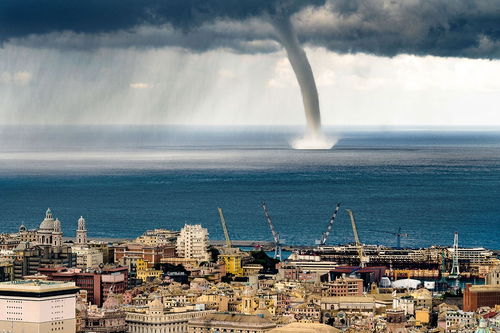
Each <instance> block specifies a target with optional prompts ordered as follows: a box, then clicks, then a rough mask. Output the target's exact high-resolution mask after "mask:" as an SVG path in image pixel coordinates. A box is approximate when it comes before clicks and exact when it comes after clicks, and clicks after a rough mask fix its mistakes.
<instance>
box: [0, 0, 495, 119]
mask: <svg viewBox="0 0 500 333" xmlns="http://www.w3.org/2000/svg"><path fill="white" fill-rule="evenodd" d="M40 2H41V3H42V4H43V3H44V1H40ZM129 2H132V0H127V1H125V3H129ZM173 2H175V1H173ZM186 2H192V3H191V4H190V5H191V6H194V7H193V8H195V9H196V10H201V9H199V8H197V7H196V6H197V2H196V1H186ZM217 2H219V3H222V4H223V3H224V0H217ZM273 2H275V1H268V2H266V1H264V3H273ZM6 3H10V4H11V6H10V7H8V8H7V7H4V6H3V4H2V5H0V22H3V23H0V42H1V43H2V44H1V47H0V124H172V123H182V124H210V125H212V124H214V125H230V124H238V125H240V124H243V125H247V124H257V125H259V124H263V125H282V124H284V125H296V124H304V122H305V118H304V113H303V106H302V101H301V95H300V91H299V88H298V84H297V81H296V79H295V76H294V74H293V71H292V69H291V66H290V64H289V62H288V59H287V58H286V54H285V52H284V51H283V49H282V48H281V46H280V45H279V43H278V42H277V41H276V39H275V36H274V33H273V29H272V26H271V25H270V24H269V23H268V19H269V17H268V16H267V15H266V11H268V10H269V9H268V8H253V7H252V8H250V9H249V8H242V9H241V11H240V9H239V8H237V10H236V9H235V10H233V9H232V8H230V9H231V10H233V11H229V10H228V11H227V12H224V13H218V12H217V11H213V12H212V8H210V9H209V10H206V8H202V9H203V10H205V12H208V13H207V14H206V15H204V16H203V15H202V16H201V17H202V18H201V19H199V15H193V14H192V13H193V11H194V10H192V9H191V11H190V15H189V17H187V18H183V17H182V15H181V14H178V15H177V14H176V13H172V12H168V15H167V14H162V15H163V16H161V15H160V17H163V18H164V19H162V20H159V21H156V18H157V17H158V16H159V14H156V15H154V17H155V21H152V20H151V19H149V18H144V17H140V18H137V17H135V16H133V17H128V16H127V15H126V13H124V14H123V17H126V18H127V19H126V20H125V19H124V20H122V21H123V22H122V21H120V22H114V23H113V24H109V21H110V20H113V19H112V17H111V16H110V17H108V16H106V15H105V14H106V12H105V10H103V9H102V8H98V6H99V5H97V4H99V2H95V1H91V0H87V1H80V3H88V4H89V8H90V9H89V10H96V11H97V10H100V11H101V12H104V14H102V15H101V16H99V17H98V18H96V19H95V20H90V19H89V18H85V17H83V18H81V22H79V21H78V20H76V21H75V20H73V21H71V20H63V19H62V17H64V15H70V14H71V11H72V10H80V11H82V9H81V8H76V9H73V8H69V9H66V10H67V11H69V12H64V11H63V12H62V13H59V14H57V11H56V13H55V14H54V10H53V9H50V8H49V9H50V10H49V9H47V13H49V14H47V13H46V14H44V13H42V14H41V15H40V16H41V18H39V20H40V22H38V21H37V20H38V18H34V16H30V15H31V13H29V12H26V11H25V9H23V8H16V5H15V2H12V1H6ZM12 3H14V5H12ZM49 3H52V2H50V1H48V0H47V4H49ZM71 3H79V2H71ZM108 3H113V1H109V2H108ZM242 3H246V2H245V1H243V2H242ZM251 3H252V6H253V2H251ZM255 3H256V4H258V3H259V1H255ZM496 3H497V2H495V1H488V0H482V1H474V2H472V1H468V0H463V1H448V2H446V1H438V0H434V1H425V2H423V1H417V0H408V1H403V0H399V1H382V0H373V1H361V0H360V1H354V0H352V1H350V2H349V1H347V2H346V1H336V2H333V1H326V2H324V1H323V2H322V1H318V6H317V7H303V6H297V7H293V8H292V9H291V10H290V15H291V16H292V18H293V19H292V22H293V24H294V26H295V27H296V30H297V34H298V36H299V38H300V40H301V41H302V43H303V45H304V46H305V50H306V53H307V55H308V57H309V61H310V63H311V66H312V69H313V71H314V74H315V77H316V83H317V86H318V91H319V99H320V106H321V112H322V117H323V123H324V124H326V125H382V126H384V125H389V126H391V125H392V126H394V125H405V126H406V125H410V126H412V125H445V126H447V125H457V126H469V125H471V126H477V125H488V126H491V125H494V126H500V112H499V108H500V107H499V96H500V80H498V78H499V77H500V62H499V61H498V60H497V58H498V57H499V55H500V41H499V35H500V27H499V25H500V23H499V22H500V9H498V8H496V7H498V6H496V5H495V4H496ZM47 6H49V5H47ZM167 7H168V6H167ZM47 8H48V7H47ZM495 8H496V9H495ZM146 9H147V11H146ZM146 9H144V11H145V12H147V13H150V11H151V9H150V8H146ZM161 10H163V11H165V10H167V11H169V10H170V11H171V8H163V9H161ZM136 12H137V9H136ZM158 12H160V9H158ZM68 13H69V14H68ZM134 13H135V12H134ZM161 13H163V12H161ZM44 15H47V17H43V16H44ZM58 15H60V16H58ZM134 15H135V14H134ZM5 17H9V20H7V21H6V20H3V21H2V18H5ZM92 17H94V16H92ZM207 17H208V18H207ZM424 18H425V19H424ZM29 20H31V21H29ZM27 21H29V22H31V24H30V25H28V28H26V24H25V23H26V22H27ZM66 21H68V22H70V23H68V22H66ZM117 21H118V20H117ZM41 22H43V24H42V23H41ZM47 22H48V23H47ZM51 22H52V23H51ZM75 22H76V23H75ZM138 22H139V23H138ZM51 24H52V25H51Z"/></svg>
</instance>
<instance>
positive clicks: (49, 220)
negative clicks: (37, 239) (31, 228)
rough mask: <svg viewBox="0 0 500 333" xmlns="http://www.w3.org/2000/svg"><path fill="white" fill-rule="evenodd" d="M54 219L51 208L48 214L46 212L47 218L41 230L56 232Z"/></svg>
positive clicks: (41, 225)
mask: <svg viewBox="0 0 500 333" xmlns="http://www.w3.org/2000/svg"><path fill="white" fill-rule="evenodd" d="M54 222H55V221H54V218H53V217H52V211H51V210H50V208H48V209H47V212H45V218H44V219H43V221H42V223H40V227H39V229H41V230H54Z"/></svg>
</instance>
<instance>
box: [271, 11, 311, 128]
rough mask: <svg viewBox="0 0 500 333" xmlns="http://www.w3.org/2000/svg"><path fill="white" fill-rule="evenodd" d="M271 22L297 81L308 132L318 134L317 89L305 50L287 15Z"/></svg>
mask: <svg viewBox="0 0 500 333" xmlns="http://www.w3.org/2000/svg"><path fill="white" fill-rule="evenodd" d="M271 24H272V25H273V27H274V28H275V30H276V33H277V36H278V39H279V41H280V43H281V45H283V47H284V48H285V50H286V53H287V55H288V60H289V61H290V64H291V65H292V68H293V71H294V73H295V76H296V78H297V82H298V83H299V86H300V92H301V94H302V102H303V103H304V111H305V115H306V121H307V127H308V129H309V134H310V135H312V136H319V135H320V134H321V113H320V111H319V98H318V89H317V88H316V81H315V80H314V74H313V72H312V69H311V64H310V63H309V60H308V59H307V55H306V52H305V51H304V49H303V48H302V46H301V45H300V43H299V39H298V38H297V34H296V32H295V29H294V28H293V25H292V22H291V20H290V17H289V16H272V17H271Z"/></svg>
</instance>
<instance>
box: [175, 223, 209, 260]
mask: <svg viewBox="0 0 500 333" xmlns="http://www.w3.org/2000/svg"><path fill="white" fill-rule="evenodd" d="M208 245H209V243H208V230H207V229H206V228H202V226H201V225H199V224H196V225H189V224H185V225H184V227H183V228H182V229H181V232H180V234H179V237H177V246H176V250H177V255H178V256H179V257H181V258H187V259H196V260H197V261H199V262H201V261H209V260H210V255H209V253H208Z"/></svg>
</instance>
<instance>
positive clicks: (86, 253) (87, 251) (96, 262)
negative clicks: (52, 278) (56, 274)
mask: <svg viewBox="0 0 500 333" xmlns="http://www.w3.org/2000/svg"><path fill="white" fill-rule="evenodd" d="M71 251H72V252H73V254H75V255H76V267H77V268H81V269H86V268H97V267H99V266H100V265H103V264H104V257H103V253H102V252H101V251H100V250H99V249H97V248H95V247H90V246H88V245H73V246H72V247H71Z"/></svg>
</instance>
